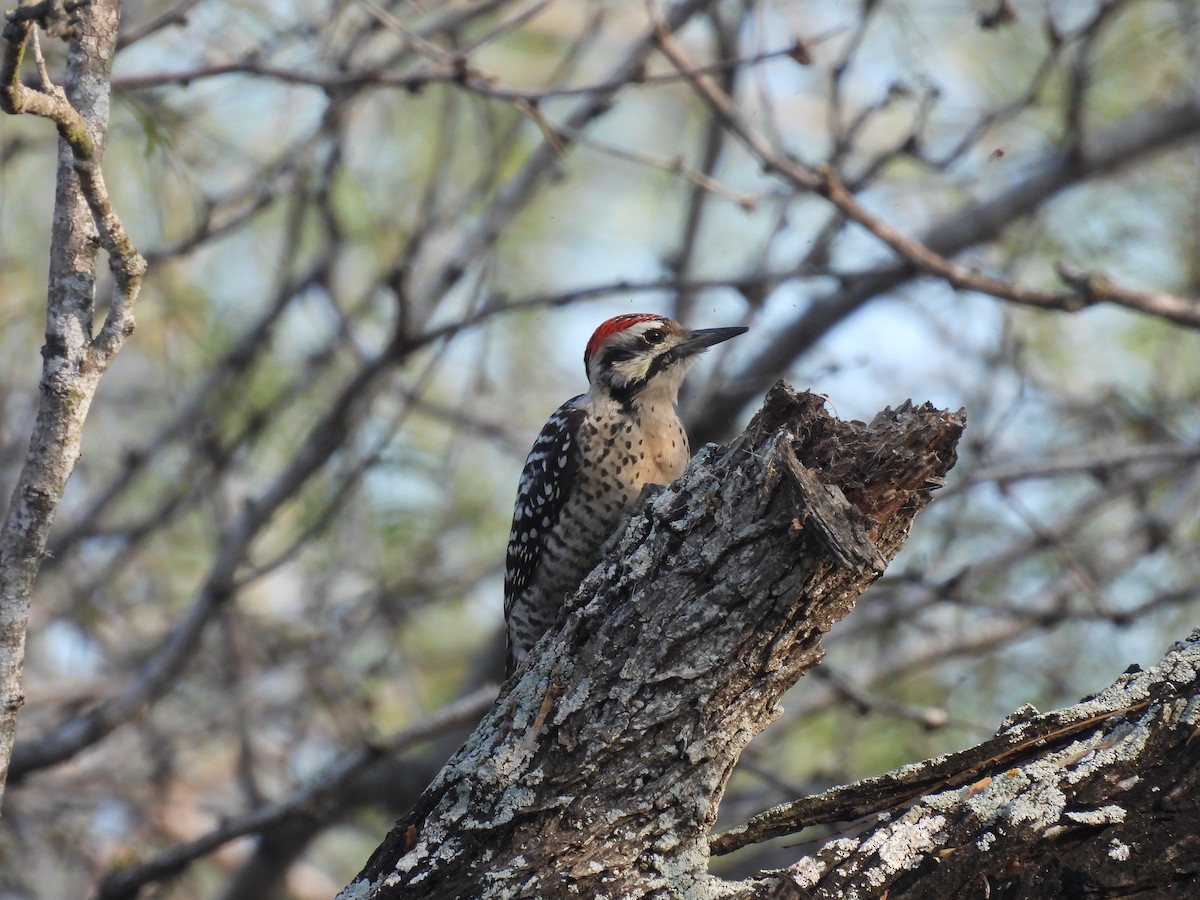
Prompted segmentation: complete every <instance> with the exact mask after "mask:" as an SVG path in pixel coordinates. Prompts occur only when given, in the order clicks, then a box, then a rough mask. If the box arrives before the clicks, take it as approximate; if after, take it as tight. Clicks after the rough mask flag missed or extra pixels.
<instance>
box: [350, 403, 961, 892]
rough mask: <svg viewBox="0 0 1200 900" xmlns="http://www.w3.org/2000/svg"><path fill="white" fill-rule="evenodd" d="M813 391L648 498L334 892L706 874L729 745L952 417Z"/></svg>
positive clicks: (851, 591) (745, 733) (862, 575)
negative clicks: (856, 407)
mask: <svg viewBox="0 0 1200 900" xmlns="http://www.w3.org/2000/svg"><path fill="white" fill-rule="evenodd" d="M822 402H823V401H822V400H821V398H818V397H815V396H813V395H811V394H802V395H796V394H793V393H792V392H791V391H790V390H788V389H787V388H785V387H777V388H776V389H775V390H773V391H772V392H771V393H770V394H769V395H768V398H767V402H766V404H765V405H764V408H763V409H762V411H761V412H760V413H759V414H758V415H757V416H756V417H755V419H754V421H753V422H752V423H751V424H750V426H749V428H748V429H747V431H746V433H745V434H744V435H743V436H742V437H741V438H740V439H739V440H738V441H736V442H735V443H734V444H732V445H730V446H729V447H727V448H717V447H707V448H705V449H704V450H703V451H701V453H700V454H699V455H698V456H697V457H696V459H695V460H693V462H692V465H691V466H690V467H689V469H688V471H687V473H686V474H685V475H684V477H683V478H682V479H680V480H679V481H678V482H676V483H675V484H674V485H672V486H670V487H668V488H666V489H664V490H662V491H661V492H659V493H657V494H654V495H651V496H649V497H644V498H643V500H642V502H641V504H640V505H639V507H638V509H637V510H636V511H635V513H634V515H633V517H632V519H631V520H630V521H629V523H628V525H627V527H625V528H624V529H623V531H622V532H621V533H620V534H619V536H617V537H616V538H614V540H613V541H611V542H610V544H609V548H608V553H607V558H606V562H604V563H603V564H601V565H600V566H599V567H597V569H596V570H595V571H594V572H593V573H592V574H591V576H589V577H588V579H586V580H585V582H584V584H583V585H582V586H581V588H580V591H579V593H578V594H577V596H576V598H575V599H574V601H573V602H572V604H571V605H570V607H569V608H568V610H567V613H566V616H565V619H564V621H563V623H562V625H561V627H560V628H559V630H558V631H557V632H556V633H552V634H550V635H547V637H546V638H544V639H543V640H542V641H541V642H540V643H539V645H538V647H537V648H536V649H535V651H534V652H533V654H531V657H530V662H529V664H527V665H526V666H525V667H524V668H523V669H522V670H520V671H519V672H518V674H517V675H516V676H515V677H514V680H513V681H512V682H511V683H510V684H509V686H508V687H509V690H508V692H507V693H506V694H504V695H502V696H501V698H500V700H499V701H498V702H497V704H496V706H495V708H494V709H493V710H492V712H491V714H490V715H489V716H488V717H487V718H486V719H485V721H484V722H483V723H482V724H481V726H480V727H479V728H478V729H477V730H476V732H475V734H474V735H473V736H472V737H471V738H470V739H469V740H468V741H467V743H466V745H464V747H463V748H462V749H461V750H460V751H459V753H458V754H457V755H456V757H455V758H454V759H453V760H451V762H450V763H449V764H448V765H447V767H446V768H445V769H444V770H443V772H442V773H441V775H440V776H439V777H438V778H437V779H436V780H435V782H434V783H433V785H431V786H430V788H429V789H428V790H427V791H426V793H425V795H424V796H423V797H422V799H421V801H420V802H419V803H418V805H417V807H416V808H415V809H414V810H413V812H412V813H411V814H410V815H409V816H408V817H406V818H405V819H403V820H401V822H400V823H398V825H397V826H396V828H395V829H394V830H393V832H392V833H391V834H390V835H389V836H388V839H387V840H386V841H385V842H384V844H383V845H382V846H381V847H380V848H379V850H378V851H377V852H376V854H375V856H374V857H373V858H372V860H371V861H370V863H369V864H368V865H367V867H366V869H365V870H364V871H363V873H362V874H361V875H360V876H359V878H358V879H357V880H356V881H355V882H354V884H352V885H351V886H350V887H349V888H347V890H346V891H345V892H344V894H343V897H345V898H350V897H400V896H404V897H439V898H445V897H455V896H464V897H465V896H470V897H481V898H486V897H492V896H500V895H501V894H505V895H506V896H514V895H516V896H557V895H561V894H562V892H564V891H566V890H571V891H578V892H579V893H580V894H581V895H585V896H587V895H592V896H597V895H600V894H608V895H609V896H621V897H641V896H651V895H655V894H656V892H665V893H664V894H662V895H664V896H665V895H670V896H684V895H686V894H687V893H688V891H689V890H692V889H693V888H698V887H699V886H702V885H709V886H712V885H715V884H716V881H715V879H712V878H710V876H708V874H707V871H706V870H707V861H708V843H707V840H708V839H707V834H708V831H709V829H710V828H711V826H712V824H713V822H714V821H715V819H716V809H717V804H718V802H719V801H720V798H721V795H722V794H723V792H724V789H725V784H726V781H727V779H728V777H729V774H730V772H731V771H732V769H733V766H734V764H735V763H736V761H737V759H738V756H739V755H740V754H741V751H742V749H743V748H744V747H745V746H746V744H747V742H749V740H750V739H751V738H752V737H753V736H754V735H755V734H757V733H758V732H760V731H761V730H762V729H763V728H765V727H766V725H767V724H768V723H769V722H770V721H771V720H772V719H773V718H774V717H775V716H776V715H778V706H777V702H778V700H779V697H780V696H781V695H782V694H783V692H784V691H786V690H787V689H788V688H789V687H790V686H791V685H792V684H794V683H795V681H796V680H797V679H798V678H799V677H800V676H801V675H802V674H803V673H804V672H805V670H807V669H808V668H809V667H810V666H812V665H814V664H816V662H817V661H819V660H820V658H821V656H822V649H821V646H820V637H821V635H822V634H823V633H824V632H826V631H828V630H829V628H831V627H832V626H833V624H834V623H835V622H836V621H837V620H838V619H840V618H841V617H842V616H844V615H845V614H846V613H847V612H848V611H849V610H850V608H851V607H852V606H853V604H854V601H855V599H856V598H857V597H858V595H859V594H860V593H861V592H862V591H863V590H864V589H865V588H866V587H867V586H868V585H870V584H871V583H872V582H873V581H874V580H875V578H876V577H877V576H878V573H879V571H880V570H881V569H882V562H883V561H884V560H886V559H890V558H891V557H892V556H893V555H894V554H895V553H896V551H897V550H898V549H899V547H900V545H901V543H902V542H903V540H904V538H905V536H906V534H907V532H908V528H909V525H910V524H911V522H912V519H913V516H914V515H915V514H916V513H917V511H918V510H920V509H921V508H922V507H923V506H924V505H925V504H926V503H927V502H928V500H929V496H930V493H929V492H930V489H931V488H932V487H934V486H936V485H938V484H940V483H941V479H942V476H943V475H944V474H945V472H946V471H947V470H948V469H949V468H950V466H951V465H953V462H954V459H955V455H954V446H955V443H956V442H957V439H958V437H959V435H960V434H961V431H962V427H963V419H962V416H961V415H956V414H951V413H946V412H941V411H938V410H935V409H933V408H931V407H929V406H924V407H921V408H914V407H912V406H910V405H905V406H904V407H902V408H901V409H899V410H897V411H891V410H887V411H885V412H884V413H881V414H880V415H879V416H878V417H877V418H876V419H875V421H874V422H872V423H871V424H870V425H869V426H868V425H864V424H862V423H852V422H851V423H847V422H840V421H838V420H836V419H833V418H832V417H831V416H829V415H828V414H827V413H826V412H825V411H824V409H823V407H822ZM798 476H799V477H798ZM505 892H508V893H505Z"/></svg>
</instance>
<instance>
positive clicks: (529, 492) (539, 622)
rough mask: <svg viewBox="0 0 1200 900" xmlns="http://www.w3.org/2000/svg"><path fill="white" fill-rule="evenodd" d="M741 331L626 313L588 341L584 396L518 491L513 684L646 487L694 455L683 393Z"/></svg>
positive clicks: (510, 590)
mask: <svg viewBox="0 0 1200 900" xmlns="http://www.w3.org/2000/svg"><path fill="white" fill-rule="evenodd" d="M746 330H747V329H745V328H703V329H699V330H695V331H689V330H688V329H686V328H684V327H683V326H681V325H680V324H679V323H678V322H675V321H673V320H671V319H668V318H666V317H665V316H656V315H650V314H648V313H630V314H626V315H623V316H617V317H615V318H612V319H609V320H608V321H607V322H605V323H604V324H603V325H601V326H600V327H599V328H597V329H596V331H595V332H594V333H593V334H592V337H591V340H589V341H588V343H587V349H586V350H585V351H584V354H583V363H584V367H585V369H586V371H587V378H588V384H589V388H588V392H587V393H586V394H580V395H579V396H578V397H573V398H571V399H570V400H568V401H567V402H566V403H564V404H563V405H562V406H560V407H559V408H558V409H557V410H555V412H554V414H553V415H551V416H550V418H549V419H548V420H547V422H546V425H545V427H544V428H542V432H541V434H539V435H538V437H537V440H535V441H534V443H533V449H532V450H530V451H529V456H528V458H527V459H526V460H525V469H524V471H523V472H522V473H521V481H520V484H519V486H518V488H517V502H516V508H515V509H514V511H513V520H512V531H511V532H509V535H508V553H507V560H506V563H507V564H506V567H505V575H504V619H505V624H506V625H507V631H508V674H510V675H511V674H512V673H513V671H514V670H515V669H516V667H517V665H518V664H519V663H520V662H521V660H522V659H524V658H525V655H526V654H527V653H528V652H529V650H530V648H531V647H533V645H534V644H535V643H536V642H537V640H538V638H540V637H541V636H542V635H543V634H544V633H545V632H546V631H548V630H549V629H550V627H551V626H553V625H554V623H555V621H556V620H557V619H558V615H559V611H560V610H561V609H562V606H563V602H564V601H565V600H566V598H567V597H569V596H570V595H571V594H572V593H573V592H574V591H575V589H576V588H577V587H578V586H579V583H580V582H581V581H582V580H583V578H584V576H585V575H587V573H588V572H590V571H591V570H592V568H593V567H594V566H595V565H596V563H597V562H599V559H600V548H601V547H602V546H603V544H604V542H605V540H606V539H607V538H608V537H609V535H610V534H611V533H612V531H613V529H614V528H615V527H616V524H617V521H618V520H619V519H620V517H621V513H622V512H624V511H625V510H626V509H627V508H628V507H629V506H630V505H631V504H632V503H633V501H634V500H636V499H637V496H638V494H639V493H640V492H641V490H642V487H643V485H647V484H668V483H669V482H671V481H674V480H675V479H676V478H678V477H679V476H680V475H681V474H682V473H683V470H684V467H685V466H686V465H687V462H688V459H689V458H690V456H691V454H690V451H689V448H688V439H687V434H686V433H685V432H684V430H683V423H681V422H680V421H679V416H678V415H677V414H676V412H675V401H676V400H677V399H678V396H679V386H680V384H681V383H682V382H683V377H684V375H685V374H687V371H688V369H689V368H691V365H692V363H694V362H695V361H696V359H697V358H698V357H699V355H700V353H702V352H703V351H704V350H706V349H707V348H709V347H711V346H713V345H714V344H719V343H721V342H722V341H727V340H729V339H730V338H732V337H736V336H737V335H739V334H743V333H744V332H745V331H746Z"/></svg>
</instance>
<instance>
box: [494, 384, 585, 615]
mask: <svg viewBox="0 0 1200 900" xmlns="http://www.w3.org/2000/svg"><path fill="white" fill-rule="evenodd" d="M581 399H582V395H581V396H579V397H575V398H574V399H572V400H568V401H567V402H566V403H564V404H563V405H562V406H560V407H559V408H558V409H556V410H555V411H554V413H553V414H552V415H551V416H550V418H549V419H547V420H546V424H545V426H544V427H543V428H542V433H541V434H539V435H538V436H537V440H536V441H534V442H533V449H532V450H530V451H529V456H528V457H526V459H525V469H524V471H522V472H521V483H520V485H519V486H518V487H517V503H516V508H515V509H514V510H513V521H512V531H511V532H509V535H508V555H507V559H506V566H505V572H504V615H505V616H506V617H507V616H508V614H509V612H510V611H511V610H512V607H513V604H514V603H515V602H516V601H517V599H518V598H519V597H520V596H521V594H522V593H524V591H525V589H526V588H527V587H528V586H529V584H530V582H532V581H533V577H534V575H535V574H536V573H537V569H538V565H539V564H540V563H541V558H542V548H543V546H544V545H545V540H546V535H547V534H549V532H550V531H551V529H553V528H554V526H555V525H556V524H557V523H558V517H559V514H560V513H561V512H562V508H563V504H564V503H565V502H566V500H567V495H568V493H569V491H570V489H571V485H573V484H574V482H575V476H576V474H577V473H578V470H579V442H578V434H579V428H580V425H581V424H582V422H583V420H584V418H585V417H586V415H587V412H586V411H585V410H584V409H583V408H582V407H580V406H577V405H576V403H577V402H578V401H580V400H581Z"/></svg>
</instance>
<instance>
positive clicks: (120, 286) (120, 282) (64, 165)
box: [0, 0, 145, 800]
mask: <svg viewBox="0 0 1200 900" xmlns="http://www.w3.org/2000/svg"><path fill="white" fill-rule="evenodd" d="M120 13H121V4H120V2H119V0H91V2H89V3H87V4H81V5H80V6H79V7H78V8H76V9H73V10H72V12H71V13H70V14H68V13H67V12H66V11H65V10H64V9H63V7H62V5H61V4H59V3H56V2H52V0H45V2H42V3H39V4H35V5H31V6H21V7H18V9H17V10H16V11H14V12H13V13H11V14H10V15H9V16H8V17H7V23H6V24H5V26H4V31H3V38H4V46H3V59H2V62H0V108H3V110H4V111H5V112H8V113H11V114H22V113H28V114H32V115H37V116H42V117H45V118H48V119H50V120H52V121H53V122H54V123H55V125H56V126H57V129H58V133H59V138H60V140H59V155H58V176H57V188H56V196H55V201H54V225H53V232H52V235H51V244H50V273H49V279H48V290H47V303H46V343H45V345H44V346H43V347H42V359H43V364H42V377H41V382H40V384H39V406H38V412H37V417H36V420H35V422H34V427H33V431H32V434H31V437H30V442H29V452H28V454H27V455H26V459H25V464H24V467H23V468H22V471H21V474H20V476H19V478H18V481H17V484H16V486H15V488H14V490H13V494H12V500H11V502H10V503H9V507H8V512H7V515H6V516H5V519H4V522H3V525H2V526H0V800H2V799H3V791H4V785H5V783H6V781H7V775H8V762H9V759H10V757H11V754H12V745H13V739H14V737H15V734H16V719H17V712H18V710H19V709H20V707H21V704H22V702H23V697H22V693H21V668H22V665H23V662H24V658H25V629H26V623H27V622H28V619H29V602H30V595H31V593H32V591H33V583H34V580H35V579H36V577H37V573H38V570H39V568H40V566H41V562H42V556H43V554H44V552H45V548H46V539H47V535H48V534H49V531H50V526H51V525H52V523H53V521H54V514H55V512H56V510H57V509H58V503H59V500H60V499H61V497H62V492H63V489H64V488H65V486H66V483H67V479H68V478H69V477H70V475H71V472H72V470H73V469H74V468H75V463H76V461H77V460H78V458H79V453H80V439H81V435H82V432H83V423H84V420H85V419H86V418H87V414H88V409H89V408H90V406H91V402H92V398H93V397H94V396H95V393H96V388H97V386H98V384H99V381H100V376H101V375H102V374H103V373H104V371H105V370H106V369H107V368H108V365H109V363H110V362H111V361H112V359H113V357H114V356H115V354H116V353H117V351H118V350H119V349H120V347H121V344H122V343H123V342H124V340H125V338H126V337H127V336H128V335H129V334H130V333H131V332H132V331H133V315H132V305H133V302H134V300H135V298H136V296H137V292H138V289H139V287H140V284H141V277H142V274H143V272H144V271H145V262H144V261H143V260H142V258H141V257H140V256H139V255H138V253H137V250H136V248H134V246H133V244H132V242H131V241H130V240H129V237H128V235H127V234H126V233H125V231H124V228H123V227H122V225H121V223H120V220H119V219H118V218H117V217H116V214H115V213H114V212H113V208H112V204H111V202H110V201H109V198H108V193H107V190H106V189H105V186H104V181H103V176H102V174H101V171H100V162H101V159H102V157H103V148H104V137H105V131H106V128H107V125H108V112H109V76H110V73H111V68H112V56H113V52H114V49H115V47H116V41H117V26H118V24H119V22H120ZM35 26H40V27H41V28H43V29H44V30H45V31H46V33H47V34H50V35H53V36H58V37H66V38H68V39H69V52H68V56H67V66H66V75H65V90H64V89H60V88H58V87H57V86H56V85H53V84H50V83H49V82H48V80H47V78H46V76H45V71H44V66H43V65H42V61H41V59H40V54H39V53H38V51H37V46H38V45H37V44H36V33H35V31H34V29H35ZM30 47H32V48H33V49H34V54H33V55H34V56H35V61H36V62H37V64H38V68H39V69H41V70H42V71H40V72H39V73H38V76H37V79H36V80H37V81H38V82H39V86H38V87H36V88H32V87H28V86H27V85H26V84H24V83H23V81H22V62H23V61H24V59H25V56H26V53H27V50H28V48H30ZM101 247H103V248H104V249H105V250H107V251H108V253H109V261H110V268H111V269H112V272H113V282H114V288H113V292H112V298H111V301H110V304H109V311H108V313H107V315H106V317H105V321H104V325H103V326H102V327H101V329H100V331H99V332H98V333H94V331H93V315H94V312H95V285H96V254H97V251H98V250H99V249H100V248H101Z"/></svg>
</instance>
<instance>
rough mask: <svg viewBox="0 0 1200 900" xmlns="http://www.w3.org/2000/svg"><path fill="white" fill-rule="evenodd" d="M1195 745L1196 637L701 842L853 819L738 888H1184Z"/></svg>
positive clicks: (1199, 645) (1195, 836) (1192, 829)
mask: <svg viewBox="0 0 1200 900" xmlns="http://www.w3.org/2000/svg"><path fill="white" fill-rule="evenodd" d="M1198 738H1200V631H1196V632H1194V633H1193V634H1192V635H1191V636H1190V637H1189V638H1188V639H1187V640H1186V641H1183V642H1181V643H1178V644H1176V645H1175V646H1174V647H1172V648H1171V649H1170V651H1169V652H1168V653H1167V654H1166V656H1165V657H1164V658H1163V659H1162V661H1161V662H1160V663H1159V664H1158V665H1157V666H1155V667H1154V668H1152V669H1149V670H1146V671H1141V670H1137V669H1134V670H1132V671H1130V672H1127V673H1126V674H1125V675H1123V676H1122V677H1121V678H1119V679H1118V680H1117V682H1116V683H1115V684H1113V685H1112V686H1111V687H1109V688H1108V689H1106V690H1105V691H1103V692H1102V693H1100V694H1097V695H1094V696H1092V697H1088V698H1085V699H1084V700H1083V701H1081V702H1080V703H1078V704H1077V705H1075V706H1072V707H1068V708H1066V709H1062V710H1058V711H1056V712H1052V713H1047V714H1044V715H1042V714H1038V712H1037V711H1036V710H1034V709H1033V708H1032V707H1025V708H1023V709H1021V710H1018V711H1017V712H1016V713H1014V714H1012V715H1011V716H1009V717H1008V719H1006V720H1005V722H1004V724H1003V725H1002V726H1001V728H1000V730H999V731H998V732H997V734H996V737H994V738H993V739H991V740H990V741H986V742H984V743H983V744H980V745H979V746H977V747H972V748H970V749H968V750H964V751H961V752H960V753H954V754H950V755H948V756H945V757H940V758H937V759H933V760H928V761H926V762H923V763H919V764H916V765H912V766H906V767H905V768H903V769H900V770H898V771H896V772H892V773H889V774H888V775H884V776H881V777H879V778H872V779H867V780H866V781H862V782H859V783H858V784H854V785H849V786H847V787H841V788H837V789H835V790H832V791H829V792H828V793H826V794H822V795H819V796H817V797H810V798H806V799H804V800H801V801H798V802H796V803H792V804H788V805H786V806H783V807H779V808H777V809H774V810H770V811H768V812H766V813H763V814H762V815H760V816H756V817H755V818H754V819H753V820H751V822H749V823H748V824H747V825H746V826H745V827H744V828H739V829H735V830H733V831H731V832H729V833H726V834H723V835H718V836H717V837H716V838H714V839H713V840H712V842H711V847H712V850H713V852H714V853H723V852H728V851H731V850H733V849H736V848H737V847H739V846H745V845H746V844H750V843H755V842H757V841H761V840H764V839H766V838H768V837H772V836H778V835H783V834H795V833H797V832H798V831H800V830H801V829H802V828H804V827H807V826H810V825H817V824H822V823H836V822H846V821H851V820H859V821H857V824H856V827H855V829H854V836H853V837H841V838H838V839H834V840H830V841H828V842H826V843H825V845H824V846H823V847H821V848H820V849H819V850H818V851H817V852H815V853H814V854H813V855H812V856H808V857H804V858H802V859H799V860H798V861H797V862H796V863H795V864H794V865H792V866H790V867H789V868H788V869H787V870H785V871H782V872H776V873H770V874H768V875H764V876H763V877H762V878H761V879H758V880H756V881H755V882H754V883H747V884H745V885H743V886H742V887H741V889H740V890H739V891H738V892H737V893H734V894H733V895H732V896H739V897H781V898H782V897H796V896H803V897H806V898H812V900H820V898H829V900H833V898H845V897H884V896H886V897H888V898H889V900H898V898H921V900H943V898H944V900H973V898H980V900H982V898H987V897H990V898H1028V900H1034V898H1045V897H1055V898H1057V897H1078V898H1085V897H1086V898H1100V897H1113V898H1115V897H1138V898H1145V900H1149V898H1155V897H1162V898H1168V897H1171V898H1178V897H1194V896H1198V895H1200V828H1198V827H1197V823H1200V765H1198V763H1200V739H1198ZM864 817H865V818H864Z"/></svg>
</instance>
